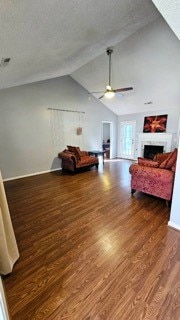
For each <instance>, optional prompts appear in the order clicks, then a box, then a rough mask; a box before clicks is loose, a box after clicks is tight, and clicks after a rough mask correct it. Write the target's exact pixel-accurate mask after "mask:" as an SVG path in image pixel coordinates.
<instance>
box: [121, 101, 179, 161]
mask: <svg viewBox="0 0 180 320" xmlns="http://www.w3.org/2000/svg"><path fill="white" fill-rule="evenodd" d="M163 114H167V115H168V118H167V126H166V132H167V133H172V134H173V141H172V149H174V148H175V147H176V146H177V132H178V123H179V117H180V108H179V107H174V108H169V109H163V110H157V111H151V112H144V113H143V112H142V113H134V114H128V115H122V116H119V117H118V128H120V122H121V121H130V120H132V121H133V120H135V121H136V140H135V158H136V157H137V149H138V133H142V132H143V124H144V117H146V116H154V115H163ZM152 134H153V133H152ZM117 141H118V146H117V154H118V156H119V155H120V148H119V146H120V130H118V139H117Z"/></svg>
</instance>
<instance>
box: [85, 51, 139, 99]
mask: <svg viewBox="0 0 180 320" xmlns="http://www.w3.org/2000/svg"><path fill="white" fill-rule="evenodd" d="M106 52H107V55H108V56H109V83H108V85H107V86H106V89H105V91H104V94H103V95H102V96H100V97H99V99H102V98H103V97H106V98H112V97H114V95H115V94H116V93H118V94H121V92H123V91H129V90H133V87H127V88H120V89H113V88H112V87H111V54H112V53H113V49H112V48H107V50H106ZM102 92H103V91H94V92H91V93H102ZM121 96H122V94H121Z"/></svg>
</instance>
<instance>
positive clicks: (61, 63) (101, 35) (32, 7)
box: [0, 0, 160, 114]
mask: <svg viewBox="0 0 180 320" xmlns="http://www.w3.org/2000/svg"><path fill="white" fill-rule="evenodd" d="M154 2H155V1H154ZM159 17H160V13H159V11H158V10H157V9H156V7H155V6H154V4H153V2H152V1H150V0H121V1H119V0H111V1H109V0H98V1H95V0H86V1H85V0H76V1H75V0H68V1H66V0H61V1H58V0H51V1H49V0H36V1H34V2H33V3H32V1H29V0H23V1H19V0H14V1H7V0H2V1H1V2H0V44H1V50H0V54H1V56H0V61H1V59H2V58H11V60H10V62H9V64H8V65H7V66H3V65H1V66H0V89H3V88H9V87H13V86H17V85H22V84H27V83H31V82H36V81H40V80H45V79H50V78H54V77H60V76H63V75H67V74H68V75H72V77H73V78H74V79H76V80H77V81H78V82H79V83H80V84H82V85H83V86H84V87H85V88H86V89H87V90H88V91H91V90H92V91H97V90H103V89H104V85H105V84H106V83H105V81H106V79H107V76H108V74H107V67H108V65H107V63H108V60H107V56H106V48H107V47H109V46H113V47H114V48H117V50H114V52H113V55H112V59H113V62H114V69H113V68H112V74H115V69H117V73H118V74H119V80H118V77H117V76H116V77H115V80H114V84H115V86H118V87H122V86H131V85H132V86H133V87H134V90H133V92H131V93H128V94H126V93H125V95H124V97H125V99H126V95H127V99H126V100H125V99H124V106H125V105H126V108H127V109H128V108H130V109H129V110H130V111H129V112H132V110H131V109H132V108H131V107H132V106H131V100H132V99H133V97H134V96H135V95H136V90H137V89H138V85H140V84H136V81H135V79H133V77H127V78H126V77H125V78H123V77H122V78H121V77H120V75H121V72H120V71H121V65H120V64H118V63H117V66H116V67H115V63H116V61H118V59H119V58H118V52H120V53H121V55H122V57H124V60H123V62H122V63H126V64H127V74H131V72H129V70H131V69H132V63H129V61H131V62H132V61H133V60H127V58H129V57H128V55H129V56H130V55H131V53H130V49H129V48H128V44H127V43H126V42H125V41H126V39H128V38H129V37H132V36H133V34H136V33H137V32H138V31H139V30H142V29H143V28H145V27H146V26H148V25H149V24H150V23H153V21H155V20H157V19H158V18H159ZM132 41H134V40H132ZM120 43H124V44H125V46H124V48H121V47H120V46H119V44H120ZM125 49H126V50H127V54H126V58H125V54H124V50H125ZM131 50H132V49H131ZM91 63H92V65H91ZM96 66H97V68H96ZM83 68H85V69H83ZM95 69H96V73H94V72H91V71H92V70H95ZM85 73H86V77H87V78H86V80H85V78H84V75H85ZM106 82H107V81H106ZM97 98H98V96H97ZM149 98H150V97H147V96H144V97H142V101H144V99H145V100H146V99H149ZM115 101H116V100H115V99H114V104H113V101H112V102H108V103H107V102H106V101H104V99H103V100H102V101H101V102H102V103H104V104H105V105H106V106H107V107H109V108H110V109H111V110H112V111H114V112H115V113H117V114H119V113H120V112H119V111H118V110H119V109H117V107H118V106H119V100H117V101H116V102H115ZM125 101H126V102H125ZM111 104H112V105H111ZM111 107H112V108H111ZM127 109H126V110H124V111H122V113H124V112H127ZM129 112H127V113H129Z"/></svg>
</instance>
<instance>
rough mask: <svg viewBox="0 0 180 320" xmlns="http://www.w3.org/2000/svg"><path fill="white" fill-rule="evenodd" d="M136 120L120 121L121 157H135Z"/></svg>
mask: <svg viewBox="0 0 180 320" xmlns="http://www.w3.org/2000/svg"><path fill="white" fill-rule="evenodd" d="M135 128H136V121H122V122H120V137H119V138H120V139H119V141H120V157H121V158H124V159H131V160H133V159H134V154H135Z"/></svg>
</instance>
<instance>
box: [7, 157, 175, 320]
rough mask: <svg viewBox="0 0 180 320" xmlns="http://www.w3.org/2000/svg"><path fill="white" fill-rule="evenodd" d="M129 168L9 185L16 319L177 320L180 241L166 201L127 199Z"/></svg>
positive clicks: (111, 166) (11, 299)
mask: <svg viewBox="0 0 180 320" xmlns="http://www.w3.org/2000/svg"><path fill="white" fill-rule="evenodd" d="M130 163H131V162H130V161H127V160H120V161H109V162H105V165H104V168H103V167H102V165H100V167H99V170H96V169H95V168H92V169H90V170H88V171H85V172H82V173H79V174H76V175H70V174H62V173H61V172H55V173H48V174H43V175H38V176H33V177H29V178H24V179H19V180H16V181H9V182H6V183H5V188H6V194H7V198H8V203H9V208H10V212H11V216H12V222H13V225H14V230H15V234H16V238H17V243H18V247H19V251H20V255H21V256H20V259H19V260H18V262H17V263H16V264H15V266H14V269H13V273H12V274H11V275H9V276H7V277H5V278H4V286H5V290H6V294H7V300H8V304H9V309H10V314H11V316H12V320H15V319H17V320H27V319H29V320H34V319H43V320H44V319H48V320H54V319H57V320H58V319H69V320H140V319H141V320H155V319H158V320H179V319H180V233H179V232H178V231H176V230H173V229H171V228H169V227H167V222H168V220H169V211H170V209H169V208H167V207H166V204H165V201H164V200H161V199H157V198H154V197H151V196H148V195H145V194H142V193H138V192H137V193H135V194H134V195H133V196H131V189H130V175H129V173H128V168H129V165H130Z"/></svg>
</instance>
